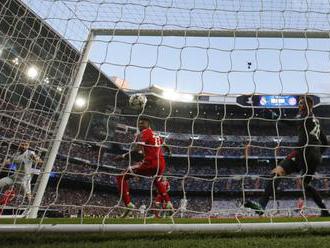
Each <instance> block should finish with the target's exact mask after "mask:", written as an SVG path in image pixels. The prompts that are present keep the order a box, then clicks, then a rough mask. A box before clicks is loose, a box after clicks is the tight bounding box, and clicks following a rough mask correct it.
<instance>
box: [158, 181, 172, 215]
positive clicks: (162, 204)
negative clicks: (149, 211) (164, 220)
mask: <svg viewBox="0 0 330 248" xmlns="http://www.w3.org/2000/svg"><path fill="white" fill-rule="evenodd" d="M161 184H162V185H163V187H164V188H165V189H166V192H169V191H170V183H169V181H168V180H167V178H166V177H165V176H163V177H162V179H161ZM166 205H167V204H166V199H165V198H164V197H163V195H162V194H160V193H159V192H157V195H156V197H155V206H156V208H158V209H159V208H162V209H166ZM158 209H157V210H155V216H156V217H157V218H159V217H160V211H159V210H158Z"/></svg>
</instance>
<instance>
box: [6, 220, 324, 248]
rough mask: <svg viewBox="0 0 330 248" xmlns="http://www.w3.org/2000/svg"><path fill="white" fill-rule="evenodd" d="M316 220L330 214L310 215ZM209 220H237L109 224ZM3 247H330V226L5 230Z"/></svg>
mask: <svg viewBox="0 0 330 248" xmlns="http://www.w3.org/2000/svg"><path fill="white" fill-rule="evenodd" d="M307 220H308V221H310V222H313V221H330V218H319V217H309V218H308V219H307ZM41 221H42V223H43V224H54V225H56V224H80V223H83V224H102V222H103V219H101V218H100V219H94V218H84V219H79V218H78V219H69V218H66V219H59V218H56V219H55V218H54V219H49V218H45V219H43V220H41V219H35V220H28V219H16V222H15V220H13V219H1V220H0V223H1V224H13V223H14V222H15V223H16V224H38V223H41ZM144 221H146V223H147V224H148V223H149V224H155V223H160V224H170V223H173V221H174V222H175V223H178V224H197V223H200V224H206V223H210V222H211V223H214V224H215V223H237V219H235V218H217V219H145V220H144V219H110V218H109V219H106V220H105V222H104V223H105V224H114V225H116V224H143V223H144ZM239 221H240V222H241V223H269V222H271V221H272V222H274V223H276V222H303V221H306V219H304V218H284V217H280V218H272V219H270V218H266V217H265V218H241V219H239ZM0 242H1V243H0V247H18V248H21V247H22V248H23V247H24V248H29V247H31V248H32V247H33V248H35V247H49V248H55V247H97V248H103V247H157V248H158V247H159V248H160V247H188V248H191V247H263V248H268V247H281V248H282V247H290V248H294V247H330V230H324V229H322V230H313V231H312V230H308V229H306V230H301V231H283V232H282V231H281V232H278V231H277V232H276V233H274V232H271V231H267V232H266V231H265V232H257V233H241V232H239V231H237V232H231V233H216V232H213V233H196V232H195V233H177V232H175V233H102V232H100V233H3V234H0Z"/></svg>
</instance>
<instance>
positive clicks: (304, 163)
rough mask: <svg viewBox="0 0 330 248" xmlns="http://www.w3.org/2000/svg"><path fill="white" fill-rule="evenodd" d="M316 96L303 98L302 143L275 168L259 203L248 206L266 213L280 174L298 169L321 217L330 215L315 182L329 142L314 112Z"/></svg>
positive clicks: (287, 173)
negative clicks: (313, 179) (313, 181)
mask: <svg viewBox="0 0 330 248" xmlns="http://www.w3.org/2000/svg"><path fill="white" fill-rule="evenodd" d="M313 106H314V102H313V99H312V98H311V97H309V96H304V97H300V99H299V114H298V118H297V120H294V122H297V126H298V144H297V148H296V149H295V150H293V151H292V152H291V153H290V154H289V155H287V157H286V158H285V159H284V160H282V161H281V162H280V163H279V165H278V166H276V167H275V168H274V169H273V170H272V174H271V179H272V180H268V181H267V183H266V186H265V191H264V194H263V196H262V197H261V199H260V200H259V201H258V202H253V201H247V202H245V204H244V206H245V207H247V208H252V209H254V210H256V213H257V214H259V215H262V214H263V213H264V210H265V208H266V206H267V203H268V201H269V198H270V197H271V196H273V194H274V192H275V191H276V189H277V186H278V183H279V180H278V178H276V177H281V176H285V175H289V174H291V173H294V172H302V182H303V190H305V192H306V193H307V196H310V197H311V198H312V199H313V200H314V202H315V203H316V205H317V206H318V207H319V208H320V209H321V217H327V216H329V215H330V214H329V212H328V210H327V208H326V206H325V204H324V203H323V201H322V199H321V196H320V194H319V193H318V192H317V191H316V190H315V188H314V187H312V185H311V180H312V177H313V175H314V173H315V172H316V169H317V167H318V166H319V165H320V164H321V158H322V153H323V152H324V151H325V150H326V146H327V145H328V142H327V138H326V136H325V135H324V133H323V131H322V129H321V126H320V122H319V120H318V119H317V118H316V117H315V116H314V114H313Z"/></svg>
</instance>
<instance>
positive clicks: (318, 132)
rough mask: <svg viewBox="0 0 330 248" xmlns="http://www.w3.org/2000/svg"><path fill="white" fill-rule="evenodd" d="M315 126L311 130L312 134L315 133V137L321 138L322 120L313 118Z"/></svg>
mask: <svg viewBox="0 0 330 248" xmlns="http://www.w3.org/2000/svg"><path fill="white" fill-rule="evenodd" d="M313 123H314V128H313V129H312V131H310V134H311V135H313V136H314V137H315V138H317V139H320V122H319V120H318V119H316V118H314V119H313Z"/></svg>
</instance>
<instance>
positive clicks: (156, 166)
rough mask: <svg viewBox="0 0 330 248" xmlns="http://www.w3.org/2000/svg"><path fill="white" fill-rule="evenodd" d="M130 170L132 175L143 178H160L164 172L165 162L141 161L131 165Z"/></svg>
mask: <svg viewBox="0 0 330 248" xmlns="http://www.w3.org/2000/svg"><path fill="white" fill-rule="evenodd" d="M130 169H131V170H132V172H133V173H134V174H138V175H143V176H155V175H157V176H161V175H163V174H164V171H165V161H161V160H160V161H159V163H158V161H142V162H138V163H136V164H133V165H132V166H131V167H130Z"/></svg>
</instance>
